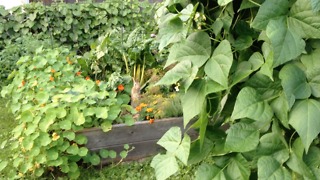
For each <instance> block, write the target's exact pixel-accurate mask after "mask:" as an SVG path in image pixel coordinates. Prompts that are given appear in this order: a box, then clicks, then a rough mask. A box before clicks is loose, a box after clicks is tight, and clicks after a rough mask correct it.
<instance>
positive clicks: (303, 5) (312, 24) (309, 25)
mask: <svg viewBox="0 0 320 180" xmlns="http://www.w3.org/2000/svg"><path fill="white" fill-rule="evenodd" d="M310 1H312V2H311V3H310ZM316 1H317V2H316ZM311 4H312V5H313V7H315V6H316V7H317V8H319V9H320V1H319V0H297V1H296V2H295V3H294V4H293V6H292V7H291V10H290V13H289V17H288V25H289V28H290V29H291V30H292V31H294V32H296V33H297V34H299V35H300V36H301V37H303V38H315V39H316V38H320V24H319V22H320V16H319V13H316V12H314V11H313V9H312V7H311ZM314 5H315V6H314Z"/></svg>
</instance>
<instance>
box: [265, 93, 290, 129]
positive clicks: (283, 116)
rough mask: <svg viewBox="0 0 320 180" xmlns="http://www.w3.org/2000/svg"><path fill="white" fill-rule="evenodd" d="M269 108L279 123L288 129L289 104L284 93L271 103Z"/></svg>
mask: <svg viewBox="0 0 320 180" xmlns="http://www.w3.org/2000/svg"><path fill="white" fill-rule="evenodd" d="M270 105H271V108H272V110H273V112H274V114H275V116H276V117H277V118H278V119H279V120H280V121H281V123H282V125H283V126H285V127H286V128H288V129H289V110H290V108H291V107H289V103H288V100H287V97H286V95H285V93H282V94H280V96H279V97H277V98H276V99H274V100H273V101H272V102H271V104H270Z"/></svg>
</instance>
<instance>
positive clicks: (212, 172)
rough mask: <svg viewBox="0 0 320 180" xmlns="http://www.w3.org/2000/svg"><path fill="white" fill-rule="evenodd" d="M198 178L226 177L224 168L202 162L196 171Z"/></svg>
mask: <svg viewBox="0 0 320 180" xmlns="http://www.w3.org/2000/svg"><path fill="white" fill-rule="evenodd" d="M195 179H196V180H212V179H219V180H220V179H221V180H225V179H226V177H225V175H224V172H223V170H222V169H220V168H219V167H217V166H216V165H211V164H207V163H202V164H201V165H200V166H199V168H198V170H197V171H196V177H195Z"/></svg>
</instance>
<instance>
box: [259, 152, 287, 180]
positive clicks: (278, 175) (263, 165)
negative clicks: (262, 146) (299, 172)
mask: <svg viewBox="0 0 320 180" xmlns="http://www.w3.org/2000/svg"><path fill="white" fill-rule="evenodd" d="M258 179H263V180H264V179H283V180H291V179H292V177H291V174H290V173H289V171H288V170H287V169H286V168H285V167H284V166H282V165H281V164H280V163H279V162H278V161H277V160H275V159H274V158H272V157H270V156H263V157H261V158H259V160H258Z"/></svg>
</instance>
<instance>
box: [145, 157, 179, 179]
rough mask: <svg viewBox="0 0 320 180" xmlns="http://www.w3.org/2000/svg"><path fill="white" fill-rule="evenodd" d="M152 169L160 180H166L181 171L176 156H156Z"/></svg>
mask: <svg viewBox="0 0 320 180" xmlns="http://www.w3.org/2000/svg"><path fill="white" fill-rule="evenodd" d="M151 167H153V168H154V169H155V172H156V177H157V179H158V180H164V179H167V178H168V177H170V176H171V175H173V174H174V173H176V172H177V171H178V170H179V166H178V163H177V161H176V159H175V157H174V156H171V155H169V154H166V155H161V154H158V155H156V156H155V157H154V158H153V159H152V162H151Z"/></svg>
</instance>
